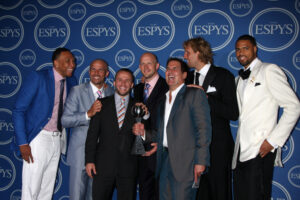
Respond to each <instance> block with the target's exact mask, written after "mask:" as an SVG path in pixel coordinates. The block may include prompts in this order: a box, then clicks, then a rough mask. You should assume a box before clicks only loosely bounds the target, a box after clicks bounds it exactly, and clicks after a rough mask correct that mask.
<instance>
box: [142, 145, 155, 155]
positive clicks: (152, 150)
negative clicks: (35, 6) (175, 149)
mask: <svg viewBox="0 0 300 200" xmlns="http://www.w3.org/2000/svg"><path fill="white" fill-rule="evenodd" d="M151 146H153V148H152V149H151V150H150V151H146V153H144V154H143V155H142V156H151V155H152V154H154V153H155V152H156V151H157V143H151Z"/></svg>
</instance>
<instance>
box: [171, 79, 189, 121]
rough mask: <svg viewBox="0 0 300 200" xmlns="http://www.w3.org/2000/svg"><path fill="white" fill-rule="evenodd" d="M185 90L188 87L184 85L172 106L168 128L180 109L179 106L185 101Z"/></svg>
mask: <svg viewBox="0 0 300 200" xmlns="http://www.w3.org/2000/svg"><path fill="white" fill-rule="evenodd" d="M185 90H186V86H185V85H184V86H183V87H182V88H181V89H180V90H179V92H178V94H177V95H176V98H175V101H174V103H173V106H172V109H171V112H170V116H169V120H168V122H167V123H168V124H167V126H168V125H169V123H170V122H171V121H172V119H173V117H174V116H175V114H176V111H177V108H178V106H179V105H180V103H181V101H182V99H183V95H184V92H185Z"/></svg>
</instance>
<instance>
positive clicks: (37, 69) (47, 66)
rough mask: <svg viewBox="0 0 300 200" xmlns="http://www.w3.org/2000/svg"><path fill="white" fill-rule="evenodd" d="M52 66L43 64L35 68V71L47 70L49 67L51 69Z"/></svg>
mask: <svg viewBox="0 0 300 200" xmlns="http://www.w3.org/2000/svg"><path fill="white" fill-rule="evenodd" d="M52 66H53V64H52V63H44V64H42V65H40V66H39V67H38V68H36V71H40V70H42V69H44V68H49V67H52Z"/></svg>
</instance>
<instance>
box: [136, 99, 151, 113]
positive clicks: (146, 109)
mask: <svg viewBox="0 0 300 200" xmlns="http://www.w3.org/2000/svg"><path fill="white" fill-rule="evenodd" d="M135 105H136V106H141V107H142V109H143V110H144V112H145V115H148V114H149V111H148V108H147V106H146V105H145V104H143V103H141V102H138V103H135Z"/></svg>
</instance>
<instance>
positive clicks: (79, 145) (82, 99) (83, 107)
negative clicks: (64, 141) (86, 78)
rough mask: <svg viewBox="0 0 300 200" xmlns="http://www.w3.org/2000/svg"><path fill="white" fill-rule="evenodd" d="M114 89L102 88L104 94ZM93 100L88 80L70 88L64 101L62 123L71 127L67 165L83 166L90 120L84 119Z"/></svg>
mask: <svg viewBox="0 0 300 200" xmlns="http://www.w3.org/2000/svg"><path fill="white" fill-rule="evenodd" d="M113 93H114V90H113V89H112V88H111V87H110V86H108V87H107V88H105V89H104V95H105V96H110V95H113ZM94 102H95V97H94V94H93V90H92V87H91V85H90V82H87V83H83V84H80V85H78V86H75V87H73V88H72V89H71V91H70V93H69V96H68V98H67V100H66V103H65V108H64V113H63V116H62V119H61V121H62V125H63V127H65V128H71V134H70V140H69V145H68V152H67V163H68V164H69V165H72V166H75V167H79V168H84V166H85V158H84V149H85V148H84V146H85V140H86V136H87V130H88V128H89V123H90V120H87V119H86V112H87V111H88V110H89V109H90V107H91V106H92V104H93V103H94Z"/></svg>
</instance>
